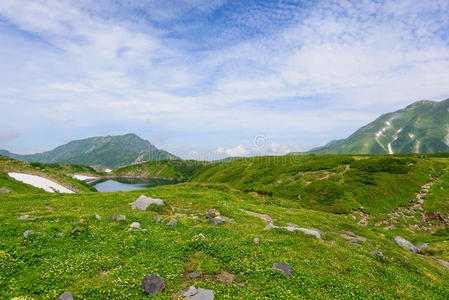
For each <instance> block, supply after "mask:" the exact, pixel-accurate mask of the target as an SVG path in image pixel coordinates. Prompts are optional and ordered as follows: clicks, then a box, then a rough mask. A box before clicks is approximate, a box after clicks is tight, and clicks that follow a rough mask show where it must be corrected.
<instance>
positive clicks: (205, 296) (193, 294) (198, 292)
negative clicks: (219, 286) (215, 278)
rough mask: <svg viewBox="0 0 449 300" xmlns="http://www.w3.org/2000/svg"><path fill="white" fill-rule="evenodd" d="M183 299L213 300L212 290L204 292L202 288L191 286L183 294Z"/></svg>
mask: <svg viewBox="0 0 449 300" xmlns="http://www.w3.org/2000/svg"><path fill="white" fill-rule="evenodd" d="M184 299H191V300H214V291H213V290H204V289H202V288H198V289H197V288H196V287H194V286H193V285H192V286H191V287H190V288H189V289H188V291H187V292H185V293H184Z"/></svg>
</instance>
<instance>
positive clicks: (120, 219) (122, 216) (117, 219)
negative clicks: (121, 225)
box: [115, 215, 126, 222]
mask: <svg viewBox="0 0 449 300" xmlns="http://www.w3.org/2000/svg"><path fill="white" fill-rule="evenodd" d="M115 220H116V221H117V222H119V221H126V217H125V216H124V215H119V216H117V218H116V219H115Z"/></svg>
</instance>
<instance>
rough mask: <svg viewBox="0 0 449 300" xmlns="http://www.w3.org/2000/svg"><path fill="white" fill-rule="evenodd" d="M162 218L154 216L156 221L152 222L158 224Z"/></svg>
mask: <svg viewBox="0 0 449 300" xmlns="http://www.w3.org/2000/svg"><path fill="white" fill-rule="evenodd" d="M161 219H162V217H161V216H160V215H157V216H156V220H154V221H155V222H156V223H159V222H160V221H161Z"/></svg>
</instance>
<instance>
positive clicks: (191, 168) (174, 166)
mask: <svg viewBox="0 0 449 300" xmlns="http://www.w3.org/2000/svg"><path fill="white" fill-rule="evenodd" d="M212 165H213V163H210V162H202V161H195V160H162V161H150V162H145V163H140V164H135V165H130V166H126V167H122V168H119V169H117V170H115V171H114V172H113V173H110V175H112V176H122V177H144V178H166V179H174V180H191V179H192V178H193V177H195V176H196V175H198V174H200V173H201V172H203V171H205V170H207V169H208V168H210V167H211V166H212Z"/></svg>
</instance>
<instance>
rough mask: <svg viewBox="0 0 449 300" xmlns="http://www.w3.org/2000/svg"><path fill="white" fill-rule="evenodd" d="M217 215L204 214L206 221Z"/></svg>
mask: <svg viewBox="0 0 449 300" xmlns="http://www.w3.org/2000/svg"><path fill="white" fill-rule="evenodd" d="M216 216H217V215H216V214H212V213H207V214H206V218H207V219H213V218H215V217H216Z"/></svg>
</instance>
